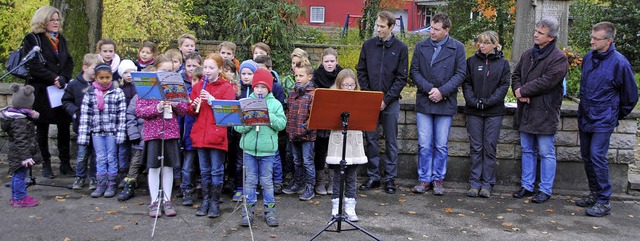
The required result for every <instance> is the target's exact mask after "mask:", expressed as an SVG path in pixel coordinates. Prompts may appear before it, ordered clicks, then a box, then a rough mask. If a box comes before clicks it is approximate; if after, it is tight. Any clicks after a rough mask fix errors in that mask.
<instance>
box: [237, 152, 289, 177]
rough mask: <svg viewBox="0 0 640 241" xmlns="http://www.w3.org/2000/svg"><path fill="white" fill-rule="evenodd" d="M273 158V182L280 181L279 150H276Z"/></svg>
mask: <svg viewBox="0 0 640 241" xmlns="http://www.w3.org/2000/svg"><path fill="white" fill-rule="evenodd" d="M245 156H246V154H245ZM273 158H274V160H273V183H282V159H281V158H280V150H277V151H276V155H275V156H274V157H273Z"/></svg>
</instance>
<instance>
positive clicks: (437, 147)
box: [411, 13, 467, 195]
mask: <svg viewBox="0 0 640 241" xmlns="http://www.w3.org/2000/svg"><path fill="white" fill-rule="evenodd" d="M449 29H451V20H450V19H449V16H448V15H447V14H444V13H438V14H436V15H435V16H433V18H432V19H431V31H430V34H431V38H430V39H425V40H423V41H420V42H418V43H417V44H416V48H415V50H414V52H413V59H412V60H411V77H412V78H413V81H414V82H415V83H416V86H417V87H418V90H417V93H416V121H417V125H418V147H419V150H418V153H419V154H418V185H416V186H415V187H413V189H412V190H413V192H416V193H424V192H426V191H428V190H429V185H431V184H433V194H434V195H443V194H444V186H443V184H442V181H443V180H444V176H445V174H446V172H447V158H448V148H447V143H448V140H449V130H450V129H451V120H452V119H453V115H455V114H456V112H457V111H458V100H457V95H458V87H459V86H460V85H461V84H462V82H464V78H465V75H466V68H467V62H466V60H465V50H464V45H463V44H462V43H461V42H460V41H458V40H456V39H454V38H453V37H450V36H449ZM432 182H433V183H432Z"/></svg>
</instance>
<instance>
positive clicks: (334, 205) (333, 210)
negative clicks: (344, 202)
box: [331, 198, 340, 217]
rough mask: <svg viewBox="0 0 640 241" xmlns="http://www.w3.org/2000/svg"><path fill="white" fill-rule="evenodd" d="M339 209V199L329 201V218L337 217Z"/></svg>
mask: <svg viewBox="0 0 640 241" xmlns="http://www.w3.org/2000/svg"><path fill="white" fill-rule="evenodd" d="M339 207H340V199H337V198H334V199H331V217H335V216H336V215H338V212H339V211H340V210H339Z"/></svg>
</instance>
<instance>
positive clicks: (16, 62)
mask: <svg viewBox="0 0 640 241" xmlns="http://www.w3.org/2000/svg"><path fill="white" fill-rule="evenodd" d="M27 35H32V36H33V37H34V38H35V39H36V43H37V46H40V39H39V38H38V37H36V35H34V34H33V33H29V34H27ZM27 54H28V52H27V51H25V49H24V42H23V43H22V44H21V45H20V48H18V49H16V50H14V51H11V53H10V54H9V59H7V63H6V65H5V66H6V67H7V71H11V70H13V72H11V75H13V76H15V77H16V78H19V79H24V80H26V79H27V78H28V76H29V68H28V67H27V65H26V63H25V64H23V65H22V66H20V62H21V61H22V59H23V58H24V57H25V56H26V55H27ZM36 55H38V54H36ZM38 59H39V60H40V62H42V63H44V61H45V60H44V59H43V58H42V56H41V55H38ZM14 69H15V70H14Z"/></svg>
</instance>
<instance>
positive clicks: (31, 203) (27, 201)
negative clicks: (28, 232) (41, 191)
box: [10, 196, 40, 208]
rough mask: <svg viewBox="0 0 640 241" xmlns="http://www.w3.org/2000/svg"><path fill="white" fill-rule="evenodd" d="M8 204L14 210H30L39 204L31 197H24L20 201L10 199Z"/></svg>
mask: <svg viewBox="0 0 640 241" xmlns="http://www.w3.org/2000/svg"><path fill="white" fill-rule="evenodd" d="M10 203H11V206H13V207H14V208H30V207H35V206H38V204H39V203H40V202H38V200H36V199H34V198H32V197H31V196H25V197H24V198H23V199H20V200H13V198H12V199H11V201H10Z"/></svg>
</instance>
